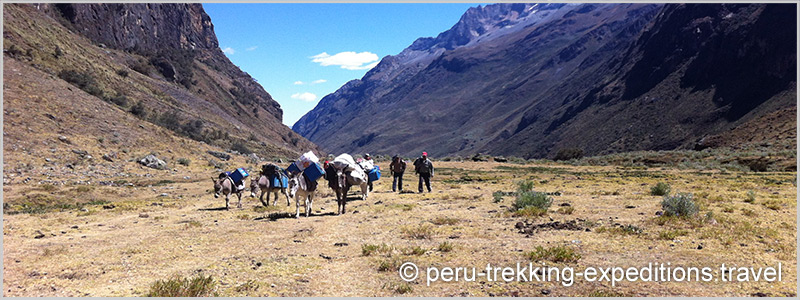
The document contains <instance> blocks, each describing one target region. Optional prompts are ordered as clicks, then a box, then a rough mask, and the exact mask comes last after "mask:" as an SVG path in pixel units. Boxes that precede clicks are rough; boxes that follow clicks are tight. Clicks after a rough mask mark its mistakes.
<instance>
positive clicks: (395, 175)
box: [389, 154, 406, 193]
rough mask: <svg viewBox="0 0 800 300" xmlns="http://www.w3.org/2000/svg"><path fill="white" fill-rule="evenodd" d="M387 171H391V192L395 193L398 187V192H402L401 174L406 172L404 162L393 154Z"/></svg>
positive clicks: (397, 155)
mask: <svg viewBox="0 0 800 300" xmlns="http://www.w3.org/2000/svg"><path fill="white" fill-rule="evenodd" d="M389 170H390V171H392V192H396V191H397V190H398V185H399V189H400V192H401V193H402V192H403V173H404V172H405V171H406V161H404V160H403V159H402V158H400V155H399V154H395V155H394V157H392V163H391V164H389Z"/></svg>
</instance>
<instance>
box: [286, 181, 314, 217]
mask: <svg viewBox="0 0 800 300" xmlns="http://www.w3.org/2000/svg"><path fill="white" fill-rule="evenodd" d="M316 193H317V184H316V182H311V181H309V180H308V179H306V177H305V176H303V174H302V173H300V174H295V175H290V176H289V197H291V198H294V201H295V205H296V206H297V211H296V212H295V215H294V217H295V218H299V217H300V198H302V199H303V200H304V201H305V204H306V217H308V216H310V215H311V205H312V203H313V202H314V195H315V194H316Z"/></svg>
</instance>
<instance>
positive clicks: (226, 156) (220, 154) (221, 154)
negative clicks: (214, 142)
mask: <svg viewBox="0 0 800 300" xmlns="http://www.w3.org/2000/svg"><path fill="white" fill-rule="evenodd" d="M208 154H211V156H214V157H216V158H219V159H221V160H229V159H231V155H230V154H228V153H225V152H219V151H211V150H209V151H208Z"/></svg>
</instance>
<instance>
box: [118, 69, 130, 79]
mask: <svg viewBox="0 0 800 300" xmlns="http://www.w3.org/2000/svg"><path fill="white" fill-rule="evenodd" d="M117 75H119V76H122V77H128V70H125V69H119V70H117Z"/></svg>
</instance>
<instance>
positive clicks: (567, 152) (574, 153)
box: [553, 148, 583, 161]
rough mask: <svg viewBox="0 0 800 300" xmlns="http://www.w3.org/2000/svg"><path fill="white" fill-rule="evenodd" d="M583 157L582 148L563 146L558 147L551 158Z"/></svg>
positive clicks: (557, 159) (569, 158) (568, 158)
mask: <svg viewBox="0 0 800 300" xmlns="http://www.w3.org/2000/svg"><path fill="white" fill-rule="evenodd" d="M581 157H583V149H581V148H563V149H559V150H558V152H556V156H555V157H554V158H553V160H556V161H559V160H571V159H579V158H581Z"/></svg>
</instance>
